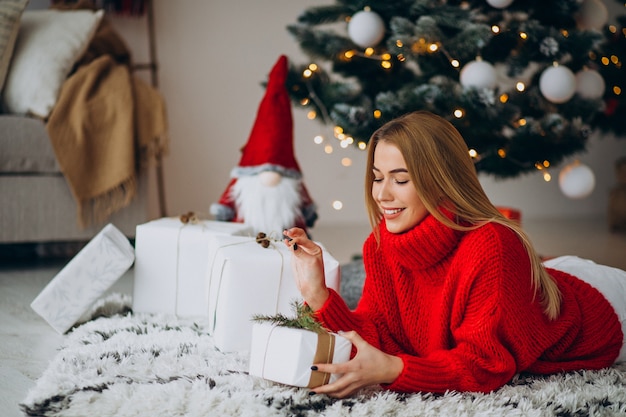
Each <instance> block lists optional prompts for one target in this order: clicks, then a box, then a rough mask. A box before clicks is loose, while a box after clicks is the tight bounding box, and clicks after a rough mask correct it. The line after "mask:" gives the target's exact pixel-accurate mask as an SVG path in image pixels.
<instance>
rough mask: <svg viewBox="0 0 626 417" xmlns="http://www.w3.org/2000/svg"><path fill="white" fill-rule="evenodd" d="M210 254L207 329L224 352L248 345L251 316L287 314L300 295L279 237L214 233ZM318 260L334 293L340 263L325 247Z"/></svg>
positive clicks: (288, 257) (250, 336) (338, 283)
mask: <svg viewBox="0 0 626 417" xmlns="http://www.w3.org/2000/svg"><path fill="white" fill-rule="evenodd" d="M209 256H210V259H209V268H208V270H207V281H208V283H209V291H208V300H209V332H210V333H211V334H212V335H213V338H214V340H215V345H216V346H217V348H218V349H220V350H222V351H224V352H232V351H247V350H248V349H250V340H251V338H252V321H251V317H252V316H254V315H258V314H264V315H272V314H276V313H283V314H287V313H289V312H290V311H291V306H292V304H293V302H294V301H297V300H301V299H302V296H301V294H300V291H299V290H298V288H297V286H296V282H295V278H294V275H293V269H292V266H291V257H292V254H291V252H290V251H289V249H288V248H287V247H286V246H285V245H284V243H283V242H282V241H277V240H274V241H272V240H269V239H262V240H258V239H257V238H247V237H240V236H213V237H212V238H211V239H210V242H209ZM323 260H324V272H325V275H326V285H327V286H328V287H329V288H332V289H334V290H335V291H337V292H339V287H340V279H341V277H340V268H339V262H338V261H337V260H336V259H335V258H333V257H332V255H330V253H328V251H326V250H324V251H323Z"/></svg>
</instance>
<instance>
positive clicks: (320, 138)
mask: <svg viewBox="0 0 626 417" xmlns="http://www.w3.org/2000/svg"><path fill="white" fill-rule="evenodd" d="M313 142H314V143H315V144H316V145H320V144H321V143H322V142H324V137H323V136H322V135H317V136H315V137H314V138H313Z"/></svg>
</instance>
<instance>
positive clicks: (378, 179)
mask: <svg viewBox="0 0 626 417" xmlns="http://www.w3.org/2000/svg"><path fill="white" fill-rule="evenodd" d="M382 180H383V179H382V178H374V182H381V181H382Z"/></svg>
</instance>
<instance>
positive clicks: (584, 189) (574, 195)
mask: <svg viewBox="0 0 626 417" xmlns="http://www.w3.org/2000/svg"><path fill="white" fill-rule="evenodd" d="M595 186H596V177H595V175H594V174H593V171H592V170H591V168H589V167H588V166H587V165H584V164H581V163H580V162H574V163H572V164H569V165H567V166H565V167H564V168H563V169H562V170H561V172H559V187H560V188H561V191H562V192H563V194H565V196H566V197H569V198H571V199H581V198H585V197H588V196H589V195H590V194H591V192H592V191H593V189H594V188H595Z"/></svg>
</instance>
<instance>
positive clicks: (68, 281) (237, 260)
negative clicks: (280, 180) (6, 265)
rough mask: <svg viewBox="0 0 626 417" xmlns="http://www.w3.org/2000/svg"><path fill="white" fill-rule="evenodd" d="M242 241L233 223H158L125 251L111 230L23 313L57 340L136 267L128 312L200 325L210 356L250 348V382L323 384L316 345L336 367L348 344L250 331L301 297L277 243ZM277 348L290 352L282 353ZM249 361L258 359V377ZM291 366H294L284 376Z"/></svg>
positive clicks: (332, 280)
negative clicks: (202, 321)
mask: <svg viewBox="0 0 626 417" xmlns="http://www.w3.org/2000/svg"><path fill="white" fill-rule="evenodd" d="M250 233H251V232H250V229H249V228H248V227H247V226H246V225H245V224H240V223H234V222H221V221H209V220H203V221H200V220H196V221H193V222H192V221H181V218H162V219H158V220H154V221H151V222H148V223H145V224H141V225H139V226H137V232H136V237H135V248H133V247H132V245H131V244H130V242H129V240H128V239H127V238H126V237H125V236H124V235H123V234H122V233H121V232H120V231H119V230H118V229H117V228H115V226H114V225H112V224H109V225H107V226H106V227H105V228H104V229H103V230H102V231H101V232H100V233H98V234H97V235H96V236H95V237H94V238H93V239H92V240H91V241H90V242H89V243H88V244H87V245H86V246H85V247H84V248H83V249H82V250H81V251H80V252H79V253H78V254H77V255H76V256H75V257H74V258H73V259H72V260H71V261H70V262H69V263H68V264H67V265H66V266H65V267H64V268H63V269H62V270H61V271H60V272H59V273H58V274H57V275H56V276H55V277H54V278H53V279H52V280H51V281H50V283H49V284H48V285H47V286H46V287H45V288H44V289H43V290H42V292H41V293H40V294H39V295H38V296H37V298H36V299H35V300H34V301H33V302H32V304H31V306H32V308H33V309H34V310H35V311H36V312H37V313H38V314H39V315H41V316H42V317H43V318H44V319H45V320H46V321H47V322H48V323H50V325H51V326H52V327H53V328H54V329H55V330H56V331H58V332H59V333H65V332H67V331H68V330H70V329H71V328H72V326H74V325H76V324H77V323H78V322H80V320H81V319H82V318H83V316H84V315H85V314H86V313H88V311H89V310H90V308H91V307H92V306H93V305H94V304H95V303H96V301H97V300H98V298H100V297H102V296H103V295H104V293H105V292H106V291H107V290H108V289H109V288H110V287H111V286H112V285H113V284H114V283H115V282H116V281H117V280H118V279H119V278H121V277H122V275H124V274H125V273H126V272H127V271H128V270H129V269H130V267H131V266H132V265H133V263H134V271H133V272H134V282H133V305H132V308H133V311H134V313H166V314H174V315H177V316H181V317H204V318H206V319H208V324H209V331H210V333H211V334H212V335H213V337H214V341H215V344H216V347H217V348H218V349H220V350H223V351H239V352H243V351H249V350H251V348H252V344H254V348H253V349H254V352H253V354H251V357H250V358H251V365H253V366H252V368H251V374H252V375H257V376H261V377H264V378H266V379H270V380H274V381H277V382H282V383H287V384H291V385H296V386H311V384H316V383H319V381H322V382H326V381H327V380H328V379H327V378H326V377H327V376H323V375H322V376H320V375H315V373H313V374H311V371H310V366H311V365H312V362H311V361H312V360H314V359H315V358H316V356H315V351H316V350H319V349H317V348H316V346H322V348H320V349H321V350H325V349H326V347H327V346H328V340H327V339H328V338H331V339H332V345H333V349H332V350H331V355H330V356H328V357H327V358H326V359H324V360H325V361H330V362H338V361H344V360H347V358H348V356H347V355H349V353H350V347H351V345H350V344H349V342H347V344H348V345H350V347H346V346H344V345H346V341H345V339H343V338H341V337H340V336H338V335H329V336H320V335H318V334H315V333H312V334H306V333H311V332H307V331H302V330H294V329H274V327H275V326H274V327H273V328H272V329H274V330H271V331H268V330H267V329H266V327H265V326H263V325H258V324H254V323H253V321H252V317H253V316H254V315H259V314H260V315H273V314H288V313H289V312H290V311H291V307H292V305H293V303H294V301H298V300H300V301H301V295H300V292H299V291H298V289H297V286H296V283H295V279H294V275H293V270H292V266H291V257H292V254H291V252H290V251H289V250H288V248H287V247H286V246H285V245H284V243H283V242H282V240H279V239H272V238H269V237H266V236H264V237H262V238H259V236H250ZM318 244H319V242H318ZM323 257H324V258H323V260H324V269H325V274H326V284H327V286H328V287H329V288H333V289H334V290H336V291H339V287H340V268H339V263H338V262H337V260H336V259H334V258H333V257H332V255H331V254H330V253H328V251H326V250H324V251H323ZM294 331H295V333H294ZM264 332H265V333H264ZM285 332H286V333H285ZM302 332H305V334H302ZM253 333H254V334H255V335H256V336H255V338H256V341H255V342H254V341H253ZM285 349H287V350H288V351H289V352H291V353H290V354H289V355H287V354H286V353H284V352H283V351H284V350H285ZM259 355H260V356H259ZM257 358H264V361H263V362H262V365H261V368H258V369H260V370H259V371H258V372H257V364H258V360H257ZM281 358H282V359H283V360H286V359H287V358H289V361H290V362H289V363H290V365H289V366H288V367H285V365H286V363H285V362H284V361H283V360H281ZM317 360H319V358H318V359H317ZM273 368H278V369H280V371H276V370H275V371H272V369H273ZM289 368H293V369H292V372H291V373H289V371H288V369H289ZM273 372H274V373H273ZM276 372H278V373H276ZM285 372H287V374H285ZM320 378H322V379H321V380H320ZM324 378H326V379H324Z"/></svg>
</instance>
